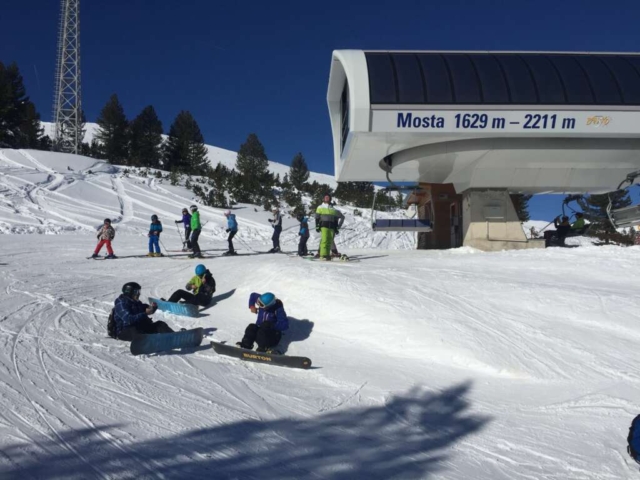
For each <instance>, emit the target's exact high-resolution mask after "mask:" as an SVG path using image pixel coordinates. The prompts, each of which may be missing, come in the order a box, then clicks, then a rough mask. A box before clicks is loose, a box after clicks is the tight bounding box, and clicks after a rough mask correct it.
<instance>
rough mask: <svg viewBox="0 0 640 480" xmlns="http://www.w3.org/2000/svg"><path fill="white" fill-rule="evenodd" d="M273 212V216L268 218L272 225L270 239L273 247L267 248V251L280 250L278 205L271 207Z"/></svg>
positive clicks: (280, 216) (280, 231)
mask: <svg viewBox="0 0 640 480" xmlns="http://www.w3.org/2000/svg"><path fill="white" fill-rule="evenodd" d="M271 212H273V218H270V219H269V223H271V226H272V227H273V235H272V236H271V241H272V242H273V248H272V249H271V250H269V253H277V252H279V251H280V234H281V233H282V215H280V209H279V208H278V207H273V208H272V209H271Z"/></svg>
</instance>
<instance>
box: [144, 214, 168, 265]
mask: <svg viewBox="0 0 640 480" xmlns="http://www.w3.org/2000/svg"><path fill="white" fill-rule="evenodd" d="M160 233H162V223H160V220H158V216H157V215H151V225H150V226H149V234H148V235H147V236H148V237H149V253H148V254H147V257H163V256H164V255H162V253H161V252H160V243H159V242H160ZM154 249H155V253H154Z"/></svg>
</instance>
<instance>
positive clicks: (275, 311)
mask: <svg viewBox="0 0 640 480" xmlns="http://www.w3.org/2000/svg"><path fill="white" fill-rule="evenodd" d="M260 295H262V294H260V293H255V292H254V293H252V294H251V295H250V296H249V307H254V306H255V305H256V302H257V301H258V298H260ZM264 322H271V324H272V325H273V327H274V328H275V329H276V330H278V331H279V332H284V331H285V330H287V329H288V328H289V319H288V318H287V312H285V311H284V305H283V304H282V302H281V301H280V300H276V303H275V305H273V306H272V307H269V308H259V309H258V320H256V325H258V326H259V325H262V324H263V323H264Z"/></svg>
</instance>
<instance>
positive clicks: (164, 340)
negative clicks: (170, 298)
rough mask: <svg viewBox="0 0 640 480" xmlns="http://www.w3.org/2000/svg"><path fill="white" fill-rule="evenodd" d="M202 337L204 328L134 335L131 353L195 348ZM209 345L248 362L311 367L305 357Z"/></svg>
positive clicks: (216, 343)
mask: <svg viewBox="0 0 640 480" xmlns="http://www.w3.org/2000/svg"><path fill="white" fill-rule="evenodd" d="M203 338H204V330H203V329H202V328H194V329H192V330H185V331H182V332H173V333H155V334H149V335H145V334H143V335H136V337H134V339H133V341H132V342H131V353H132V354H133V355H150V354H152V353H159V352H166V351H169V350H175V349H182V348H196V347H199V346H200V344H201V343H202V339H203ZM211 347H212V348H213V350H214V351H215V352H216V353H217V354H219V355H226V356H228V357H234V358H239V359H240V360H246V361H248V362H257V363H267V364H271V365H278V366H281V367H289V368H302V369H308V368H310V367H311V360H310V359H308V358H306V357H291V356H288V355H276V354H273V353H261V352H256V351H253V350H247V349H244V348H240V347H233V346H231V345H227V344H225V343H220V342H214V341H212V342H211Z"/></svg>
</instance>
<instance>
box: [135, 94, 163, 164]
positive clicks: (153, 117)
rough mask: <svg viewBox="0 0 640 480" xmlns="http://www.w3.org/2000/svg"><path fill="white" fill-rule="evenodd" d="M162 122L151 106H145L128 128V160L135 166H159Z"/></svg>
mask: <svg viewBox="0 0 640 480" xmlns="http://www.w3.org/2000/svg"><path fill="white" fill-rule="evenodd" d="M161 147H162V122H161V121H160V119H159V118H158V115H157V114H156V111H155V109H154V108H153V106H151V105H149V106H148V107H145V108H144V109H143V110H142V112H140V114H139V115H138V116H137V117H136V118H134V119H133V121H132V122H131V126H130V128H129V160H130V164H131V165H134V166H136V167H150V168H159V167H160V160H161V155H162V148H161Z"/></svg>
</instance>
